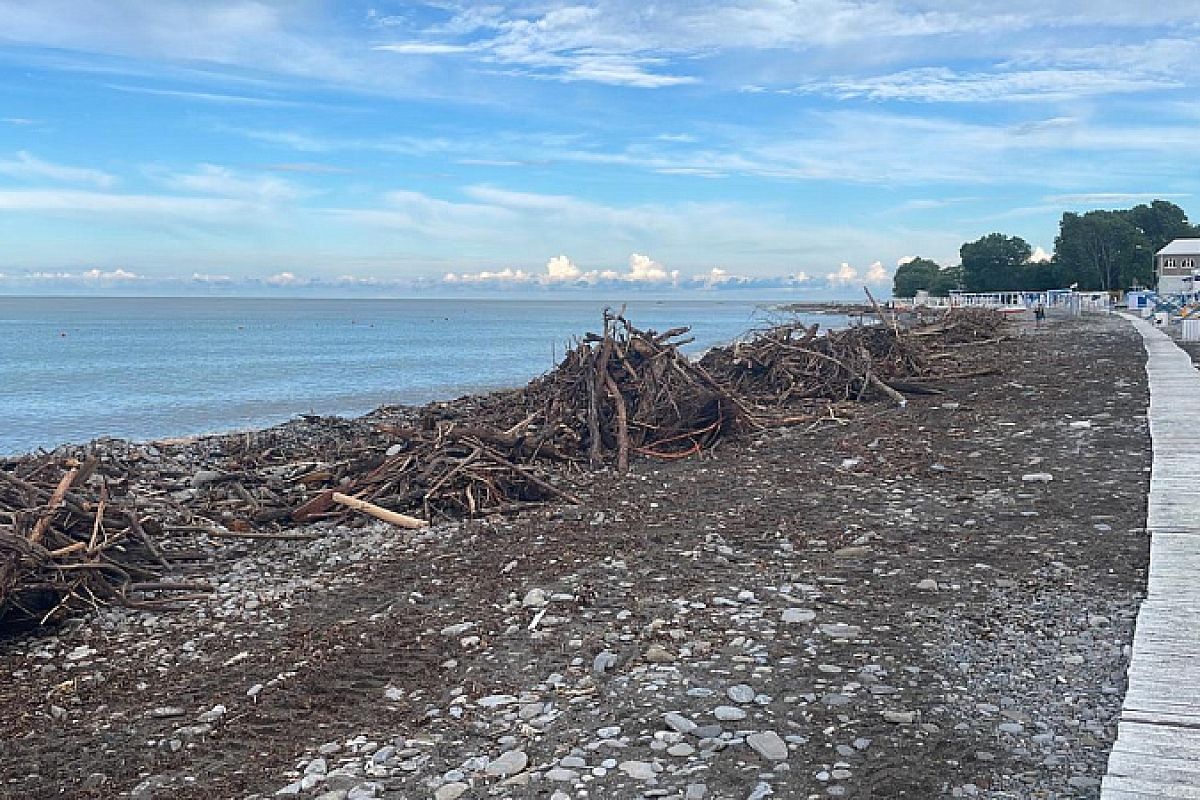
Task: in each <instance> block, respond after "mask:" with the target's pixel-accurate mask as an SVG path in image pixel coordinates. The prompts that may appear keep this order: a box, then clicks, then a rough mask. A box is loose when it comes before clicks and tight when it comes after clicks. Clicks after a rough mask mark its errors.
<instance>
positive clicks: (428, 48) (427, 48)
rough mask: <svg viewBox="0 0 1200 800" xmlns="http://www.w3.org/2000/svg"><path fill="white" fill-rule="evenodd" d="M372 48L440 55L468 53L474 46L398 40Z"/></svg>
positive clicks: (417, 54) (404, 53)
mask: <svg viewBox="0 0 1200 800" xmlns="http://www.w3.org/2000/svg"><path fill="white" fill-rule="evenodd" d="M371 49H372V50H386V51H387V52H389V53H400V54H401V55H412V56H439V55H448V54H451V53H466V52H469V51H470V50H471V49H472V48H471V47H469V46H467V45H462V44H444V43H438V42H397V43H395V44H380V45H376V46H375V47H372V48H371Z"/></svg>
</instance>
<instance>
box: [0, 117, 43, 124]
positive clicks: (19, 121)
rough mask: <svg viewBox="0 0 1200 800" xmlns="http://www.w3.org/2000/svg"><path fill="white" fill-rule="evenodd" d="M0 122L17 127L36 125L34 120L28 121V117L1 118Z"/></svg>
mask: <svg viewBox="0 0 1200 800" xmlns="http://www.w3.org/2000/svg"><path fill="white" fill-rule="evenodd" d="M0 122H3V123H4V124H5V125H18V126H26V125H36V124H37V120H36V119H29V118H28V117H3V118H0Z"/></svg>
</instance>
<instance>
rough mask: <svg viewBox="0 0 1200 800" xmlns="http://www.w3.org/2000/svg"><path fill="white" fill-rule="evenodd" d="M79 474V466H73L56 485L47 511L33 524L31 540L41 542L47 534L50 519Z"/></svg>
mask: <svg viewBox="0 0 1200 800" xmlns="http://www.w3.org/2000/svg"><path fill="white" fill-rule="evenodd" d="M78 474H79V467H78V466H75V467H71V468H70V469H69V470H67V474H66V475H63V477H62V480H61V481H59V482H58V486H56V487H54V494H52V495H50V502H48V503H47V504H46V513H45V514H44V515H43V516H42V517H41V518H40V519H38V521H37V524H36V525H34V526H33V531H32V532H31V533H30V534H29V541H31V542H33V543H34V544H39V543H41V541H42V537H43V536H45V535H46V529H47V528H49V527H50V520H51V519H52V518H53V517H54V512H55V511H58V507H59V506H61V505H62V502H63V499H64V498H65V497H66V496H67V492H68V491H70V489H71V484H72V483H74V482H75V476H76V475H78Z"/></svg>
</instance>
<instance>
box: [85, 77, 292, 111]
mask: <svg viewBox="0 0 1200 800" xmlns="http://www.w3.org/2000/svg"><path fill="white" fill-rule="evenodd" d="M105 87H106V88H108V89H112V90H113V91H117V92H125V93H126V94H148V95H154V96H158V97H174V98H178V99H182V100H201V101H204V102H206V103H218V104H221V105H231V106H259V107H264V108H310V107H312V106H313V105H315V104H313V103H306V102H301V101H297V100H280V99H278V98H274V97H252V96H249V95H237V94H220V93H216V92H195V91H185V90H181V89H155V88H152V87H149V86H131V85H129V84H123V83H107V84H105Z"/></svg>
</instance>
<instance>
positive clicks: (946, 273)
mask: <svg viewBox="0 0 1200 800" xmlns="http://www.w3.org/2000/svg"><path fill="white" fill-rule="evenodd" d="M961 288H963V271H962V267H959V266H955V267H944V268H942V269H941V270H940V271H939V272H938V274H937V275H936V276H935V277H934V279H933V283H932V284H931V285H930V287H929V293H930V294H931V295H933V296H934V297H948V296H949V295H950V290H951V289H961Z"/></svg>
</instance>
